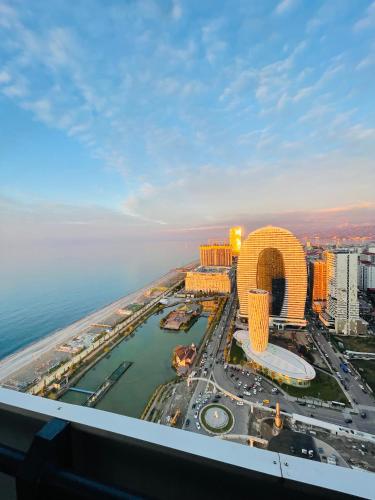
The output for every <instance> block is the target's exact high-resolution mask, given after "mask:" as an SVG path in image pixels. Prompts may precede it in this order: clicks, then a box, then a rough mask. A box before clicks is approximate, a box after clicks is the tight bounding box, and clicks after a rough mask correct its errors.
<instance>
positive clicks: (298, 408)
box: [184, 296, 375, 434]
mask: <svg viewBox="0 0 375 500" xmlns="http://www.w3.org/2000/svg"><path fill="white" fill-rule="evenodd" d="M235 309H236V303H235V300H234V297H232V296H231V298H230V300H229V301H228V303H227V307H226V308H225V309H224V312H223V315H222V318H221V321H220V322H219V324H218V326H217V328H216V329H215V331H214V333H213V335H212V338H211V341H210V343H209V345H208V346H207V349H206V352H207V361H206V363H205V364H204V366H203V367H202V372H203V373H204V369H205V368H206V369H207V373H206V374H205V375H204V377H205V378H211V379H212V380H214V381H215V382H216V383H217V384H218V385H219V386H221V387H222V388H223V389H225V390H226V391H228V392H229V393H232V394H235V395H237V396H239V395H241V396H242V398H243V399H244V400H246V401H248V402H253V403H262V402H263V400H269V405H270V406H275V405H276V402H277V401H279V402H280V404H281V409H282V411H284V412H287V413H290V414H292V413H295V414H299V415H304V416H307V417H313V418H317V419H319V420H324V421H325V422H330V423H332V424H336V425H341V426H344V427H351V428H353V429H358V430H361V431H363V432H369V433H373V432H374V429H375V407H374V401H373V399H372V397H371V396H369V395H368V394H364V393H363V391H362V390H361V388H360V387H359V382H357V381H356V380H355V379H354V377H350V381H349V382H348V383H347V384H348V393H349V396H351V397H350V399H352V398H353V397H354V399H355V400H356V401H358V402H359V403H360V404H359V406H358V408H359V410H361V407H362V405H363V407H366V413H367V418H365V419H363V418H362V417H361V416H360V415H359V414H356V415H353V414H351V415H350V414H349V410H348V409H345V410H341V409H333V408H325V407H320V406H317V405H306V406H302V405H300V404H298V403H297V402H296V401H295V398H291V397H288V396H287V395H284V394H283V393H281V392H279V393H278V394H275V393H274V392H272V389H275V388H277V387H278V386H277V385H274V384H272V382H271V381H269V380H268V379H266V378H265V377H262V376H261V375H259V374H257V373H254V372H252V371H251V370H246V371H245V370H241V369H236V368H232V367H227V369H224V364H223V358H222V353H223V349H224V346H225V342H226V332H227V326H228V325H229V322H230V320H231V318H232V317H233V314H234V313H235ZM316 330H317V329H316V328H315V327H314V331H312V332H311V333H312V334H313V335H316V336H317V339H319V342H320V343H321V345H322V346H324V347H323V350H324V352H327V355H328V356H329V361H330V362H331V364H332V366H333V367H334V370H335V371H338V370H339V368H340V360H339V359H338V357H337V355H336V353H335V352H334V351H333V349H332V347H331V346H330V345H329V343H328V341H327V340H326V339H325V338H324V336H323V335H322V334H321V333H320V332H319V331H316ZM224 333H225V335H224ZM323 359H326V358H325V357H323ZM197 375H199V373H198V374H197ZM256 377H257V378H258V381H259V380H260V382H258V383H259V384H260V385H258V386H257V393H256V394H254V393H253V391H251V395H250V396H247V395H245V394H244V391H243V387H244V385H245V384H246V385H247V386H249V385H250V386H253V385H254V384H255V382H256V380H255V378H256ZM335 377H336V375H335ZM338 381H339V380H338ZM339 382H340V381H339ZM240 383H241V384H240ZM206 389H207V390H209V389H208V388H207V383H206V382H202V381H200V382H198V384H197V386H196V388H195V391H194V393H193V396H192V398H191V401H190V404H189V407H188V411H187V413H186V418H185V425H184V427H185V428H186V421H187V420H189V421H190V430H194V431H195V432H200V433H205V431H204V430H203V429H202V428H201V429H200V430H197V429H196V426H195V425H194V424H195V422H196V421H197V419H195V418H194V414H195V413H196V407H193V405H196V404H197V403H196V401H197V400H198V399H199V395H200V394H201V393H202V394H203V393H204V392H205V391H206ZM259 389H260V392H259ZM212 399H213V395H212V396H211V397H210V398H209V400H208V401H207V404H208V403H209V402H210V401H212ZM222 402H223V403H224V404H225V405H226V406H228V407H229V408H230V409H231V410H232V412H233V414H234V416H235V420H236V423H235V427H234V428H233V430H232V431H231V432H232V433H238V434H240V433H241V434H242V433H243V434H246V433H247V432H248V429H247V427H248V425H247V423H248V407H247V406H245V405H244V406H238V405H237V402H236V401H231V400H230V399H229V398H225V399H222ZM349 416H350V418H351V419H352V421H353V422H352V423H351V424H348V423H346V422H345V419H347V418H348V417H349Z"/></svg>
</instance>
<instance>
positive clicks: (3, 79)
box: [0, 69, 12, 84]
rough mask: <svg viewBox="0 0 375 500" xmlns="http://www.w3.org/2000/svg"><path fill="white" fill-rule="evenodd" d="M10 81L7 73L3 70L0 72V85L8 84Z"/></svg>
mask: <svg viewBox="0 0 375 500" xmlns="http://www.w3.org/2000/svg"><path fill="white" fill-rule="evenodd" d="M11 79H12V77H11V76H10V74H9V73H8V71H6V70H5V69H4V70H1V71H0V84H1V83H8V82H10V80H11Z"/></svg>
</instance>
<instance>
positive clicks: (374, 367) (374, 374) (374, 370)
mask: <svg viewBox="0 0 375 500" xmlns="http://www.w3.org/2000/svg"><path fill="white" fill-rule="evenodd" d="M350 362H351V363H352V364H353V365H354V366H355V367H356V368H357V370H358V371H359V373H360V374H361V377H363V378H364V379H365V380H366V382H367V383H368V385H369V386H370V387H371V389H372V390H373V391H374V392H375V360H371V361H367V360H365V359H351V360H350ZM360 368H362V370H363V371H362V370H360Z"/></svg>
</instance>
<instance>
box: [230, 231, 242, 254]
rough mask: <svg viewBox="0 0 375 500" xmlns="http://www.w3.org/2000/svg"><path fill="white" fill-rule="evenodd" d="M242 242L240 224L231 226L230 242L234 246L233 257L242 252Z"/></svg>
mask: <svg viewBox="0 0 375 500" xmlns="http://www.w3.org/2000/svg"><path fill="white" fill-rule="evenodd" d="M241 243H242V228H241V227H240V226H235V227H231V228H230V229H229V244H230V246H231V248H232V255H233V257H237V256H238V255H239V254H240V250H241Z"/></svg>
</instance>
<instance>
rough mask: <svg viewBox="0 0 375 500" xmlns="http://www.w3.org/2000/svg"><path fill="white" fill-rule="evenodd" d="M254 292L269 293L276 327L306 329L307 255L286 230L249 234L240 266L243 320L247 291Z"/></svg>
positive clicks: (278, 229)
mask: <svg viewBox="0 0 375 500" xmlns="http://www.w3.org/2000/svg"><path fill="white" fill-rule="evenodd" d="M255 288H261V289H263V290H266V291H268V292H269V293H270V295H271V305H270V314H271V319H272V323H273V324H274V325H275V326H277V327H278V328H284V326H286V325H292V326H296V327H303V326H306V320H305V303H306V291H307V268H306V260H305V254H304V251H303V247H302V245H301V243H300V242H299V241H298V239H297V238H296V237H295V236H294V235H293V234H292V233H291V232H289V231H287V230H286V229H282V228H280V227H273V226H267V227H263V228H261V229H257V230H256V231H253V232H252V233H250V234H249V236H248V237H247V239H246V240H245V241H244V242H243V244H242V246H241V252H240V255H239V258H238V266H237V291H238V297H239V301H240V316H242V317H247V314H248V297H247V294H248V291H249V290H251V289H255Z"/></svg>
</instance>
